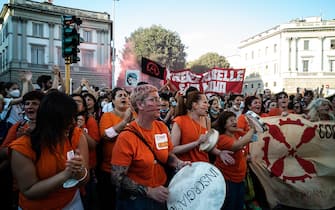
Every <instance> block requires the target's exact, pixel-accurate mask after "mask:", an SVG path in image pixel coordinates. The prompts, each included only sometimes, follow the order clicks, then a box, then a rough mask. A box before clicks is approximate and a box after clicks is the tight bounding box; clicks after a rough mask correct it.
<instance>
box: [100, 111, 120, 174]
mask: <svg viewBox="0 0 335 210" xmlns="http://www.w3.org/2000/svg"><path fill="white" fill-rule="evenodd" d="M121 121H122V118H120V117H119V116H117V115H116V114H114V113H113V112H105V113H104V114H103V115H102V116H101V118H100V124H99V129H100V134H101V136H104V135H105V129H107V128H110V127H113V126H115V125H117V124H119V123H120V122H121ZM102 144H103V145H102V155H103V159H102V164H101V169H102V170H103V171H105V172H108V173H110V172H111V170H112V167H111V163H110V162H111V158H112V152H113V148H114V145H115V142H111V141H108V140H104V141H102Z"/></svg>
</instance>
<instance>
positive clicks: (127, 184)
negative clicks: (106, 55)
mask: <svg viewBox="0 0 335 210" xmlns="http://www.w3.org/2000/svg"><path fill="white" fill-rule="evenodd" d="M130 99H131V104H132V106H133V108H134V110H135V111H136V113H137V117H136V119H135V120H134V121H133V122H131V123H130V125H128V126H127V127H126V129H125V131H123V132H121V133H120V135H119V136H118V137H117V140H116V143H115V145H114V149H113V153H112V160H111V164H112V181H113V183H114V184H115V186H116V188H117V192H118V200H117V209H119V210H133V209H137V210H160V209H162V210H163V209H165V208H166V206H165V202H166V200H167V198H168V193H169V192H168V188H166V187H164V184H165V182H166V180H167V176H166V174H165V171H164V167H163V166H162V164H166V165H168V166H170V167H174V168H180V167H182V166H184V165H186V164H190V162H184V161H181V160H179V159H178V158H177V157H176V156H175V155H174V154H173V153H172V152H171V151H172V148H173V146H172V143H171V140H170V135H169V129H168V128H167V126H166V125H165V124H164V122H161V121H158V120H156V119H158V118H159V116H160V97H159V95H158V90H157V88H156V87H154V86H152V85H149V84H145V85H140V86H137V87H135V88H134V90H133V92H132V94H131V96H130ZM135 133H137V134H135ZM138 135H139V136H142V137H143V138H144V139H143V140H141V138H140V137H139V136H138ZM144 141H145V142H144Z"/></svg>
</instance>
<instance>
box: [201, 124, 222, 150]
mask: <svg viewBox="0 0 335 210" xmlns="http://www.w3.org/2000/svg"><path fill="white" fill-rule="evenodd" d="M206 136H207V141H205V142H204V143H202V144H200V146H199V150H201V151H205V152H209V151H211V150H212V149H213V148H214V147H215V145H216V143H217V142H218V139H219V132H218V131H217V130H215V129H213V128H212V129H210V130H209V131H208V132H207V133H206Z"/></svg>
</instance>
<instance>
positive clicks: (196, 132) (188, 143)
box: [171, 91, 210, 162]
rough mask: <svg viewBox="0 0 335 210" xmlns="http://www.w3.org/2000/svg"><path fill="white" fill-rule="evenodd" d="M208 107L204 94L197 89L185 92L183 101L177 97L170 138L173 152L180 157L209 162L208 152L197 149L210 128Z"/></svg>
mask: <svg viewBox="0 0 335 210" xmlns="http://www.w3.org/2000/svg"><path fill="white" fill-rule="evenodd" d="M208 107H209V104H208V101H207V98H206V95H205V94H204V93H202V92H199V91H192V92H191V93H189V94H187V96H186V100H185V101H184V102H183V99H179V102H178V105H177V112H176V116H175V118H174V119H173V126H172V130H171V138H172V142H173V145H174V148H173V152H174V153H175V154H176V155H177V156H178V157H179V158H180V159H182V160H188V161H191V162H195V161H204V162H209V157H208V153H207V152H204V151H200V150H199V145H200V144H201V143H202V142H205V141H206V140H207V139H206V135H205V134H206V132H207V131H208V129H210V119H209V118H208V116H207V112H208Z"/></svg>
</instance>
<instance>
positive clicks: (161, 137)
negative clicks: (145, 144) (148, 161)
mask: <svg viewBox="0 0 335 210" xmlns="http://www.w3.org/2000/svg"><path fill="white" fill-rule="evenodd" d="M155 143H156V148H157V149H158V150H162V149H167V148H168V147H169V144H168V138H167V135H166V133H163V134H156V135H155Z"/></svg>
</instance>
